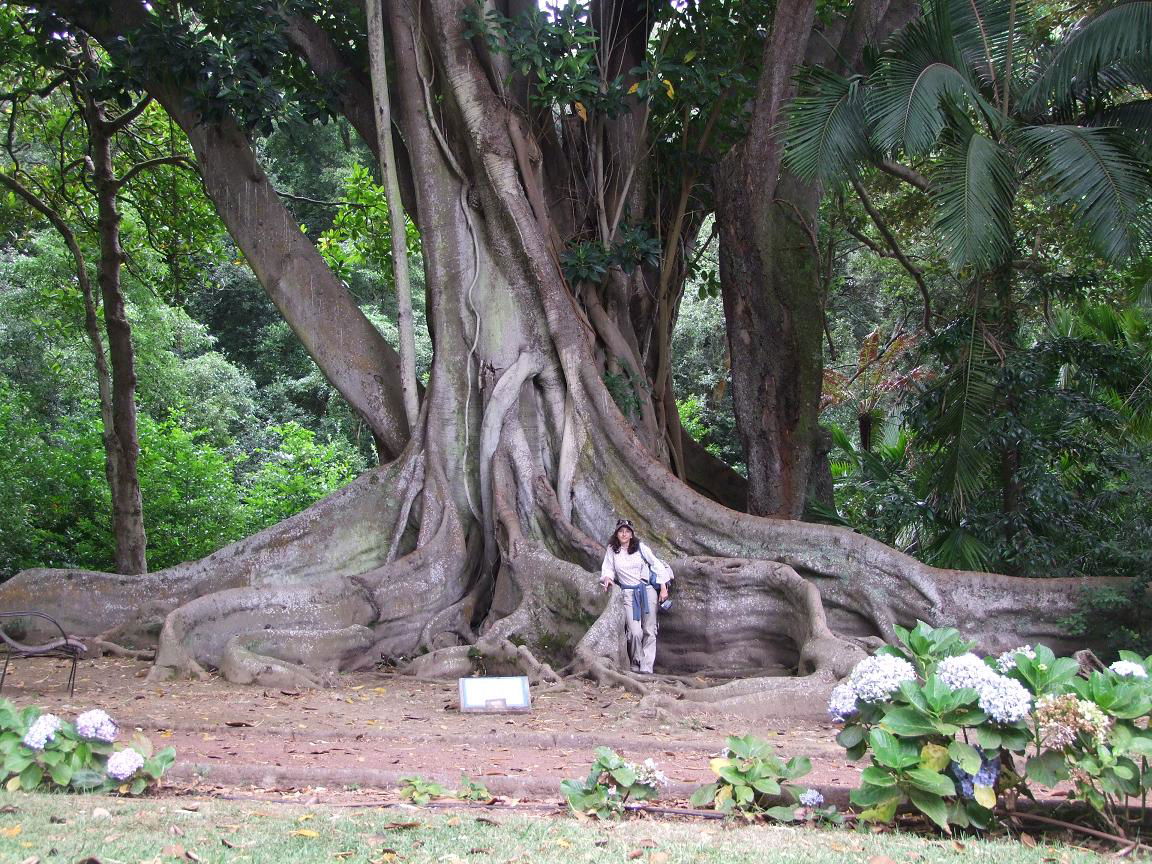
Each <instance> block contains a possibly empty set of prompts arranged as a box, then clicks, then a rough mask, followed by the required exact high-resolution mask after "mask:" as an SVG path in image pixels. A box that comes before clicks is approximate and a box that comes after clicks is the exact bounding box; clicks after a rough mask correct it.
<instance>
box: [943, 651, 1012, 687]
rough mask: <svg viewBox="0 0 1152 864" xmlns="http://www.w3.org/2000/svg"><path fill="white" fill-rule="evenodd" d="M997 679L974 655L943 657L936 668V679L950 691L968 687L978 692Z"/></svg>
mask: <svg viewBox="0 0 1152 864" xmlns="http://www.w3.org/2000/svg"><path fill="white" fill-rule="evenodd" d="M996 677H998V676H997V675H996V673H995V672H994V671H992V669H990V668H989V667H988V666H987V665H986V664H985V663H984V661H983V660H981V659H980V658H979V657H977V656H976V655H975V654H960V655H959V656H957V657H945V658H944V659H943V660H941V661H940V663H939V665H937V667H936V678H937V679H938V680H939V681H940V682H941V683H942V684H944V685H946V686H947V687H948V688H949V689H951V690H963V689H964V688H966V687H970V688H972V689H973V690H976V691H979V690H980V688H981V687H983V686H984V685H985V684H987V683H988V681H989V680H990V679H992V678H996Z"/></svg>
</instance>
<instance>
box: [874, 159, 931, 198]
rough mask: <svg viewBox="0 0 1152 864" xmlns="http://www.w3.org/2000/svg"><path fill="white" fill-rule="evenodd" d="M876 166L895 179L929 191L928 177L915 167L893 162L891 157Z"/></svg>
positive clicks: (923, 190) (922, 190)
mask: <svg viewBox="0 0 1152 864" xmlns="http://www.w3.org/2000/svg"><path fill="white" fill-rule="evenodd" d="M876 167H877V168H879V169H880V170H881V171H883V172H884V173H885V174H889V175H891V176H892V177H895V178H896V179H897V180H903V181H904V182H905V183H909V184H911V185H913V186H915V187H916V188H917V189H919V190H920V191H921V192H929V191H931V188H932V184H931V183H929V182H928V178H927V177H925V176H924V175H923V174H921V173H920V172H919V171H917V170H916V169H915V168H909V167H908V166H907V165H902V164H900V163H899V162H893V161H892V160H891V159H883V160H881V161H880V162H878V163H876Z"/></svg>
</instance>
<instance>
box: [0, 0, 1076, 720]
mask: <svg viewBox="0 0 1152 864" xmlns="http://www.w3.org/2000/svg"><path fill="white" fill-rule="evenodd" d="M463 5H464V4H463V0H424V2H423V3H421V4H419V5H418V6H415V5H412V6H410V5H409V4H407V3H404V2H394V3H391V4H389V6H388V16H389V17H388V27H389V29H390V33H389V35H390V39H391V46H392V49H393V60H394V68H395V70H396V72H395V88H396V89H395V94H396V98H395V99H394V100H393V102H392V105H393V109H394V118H395V121H396V122H397V123H398V124H399V125H400V127H401V130H402V132H403V140H404V142H405V148H406V154H407V159H408V164H409V165H410V167H411V179H412V188H413V190H414V194H415V198H416V208H415V212H417V213H418V214H419V219H420V229H421V232H422V236H423V238H424V254H425V271H426V284H427V286H428V292H429V297H428V307H427V308H428V314H429V316H430V330H431V332H432V333H433V335H434V339H435V355H434V360H433V365H432V371H431V377H430V381H429V385H428V388H427V391H426V394H425V399H424V402H423V405H422V407H421V412H420V415H419V419H418V421H417V423H416V425H415V427H414V428H412V430H411V437H410V438H409V440H408V442H407V445H406V446H405V447H404V449H403V450H402V452H400V453H399V455H398V457H397V458H396V459H395V460H394V461H392V462H391V463H390V464H388V465H386V466H383V467H381V468H378V469H376V470H374V471H371V472H369V473H368V474H366V475H365V476H363V477H361V478H360V479H359V480H357V481H356V482H354V483H353V484H351V485H350V486H348V487H346V488H345V489H343V490H341V491H340V492H337V493H335V494H334V495H332V496H330V497H329V498H327V499H325V500H324V501H322V502H320V503H318V504H316V505H314V506H313V507H311V508H309V509H308V510H307V511H305V512H304V513H301V514H299V515H298V516H295V517H293V518H292V519H289V520H287V521H285V522H284V523H281V524H280V525H277V526H274V527H272V528H269V529H267V530H266V531H264V532H261V533H260V534H258V535H256V536H254V537H251V538H249V539H247V540H244V541H242V542H240V543H236V544H233V545H232V546H229V547H227V548H225V549H223V550H221V551H219V552H217V553H215V554H213V555H211V556H209V557H207V558H205V559H203V560H201V561H197V562H193V563H189V564H184V565H180V566H178V567H174V568H171V569H169V570H166V571H163V572H160V573H155V574H152V575H151V576H149V577H147V578H146V579H145V580H144V581H128V580H125V579H123V578H122V577H120V576H115V575H106V574H97V573H88V572H77V571H43V570H39V571H27V572H25V573H23V574H21V575H19V576H18V577H16V578H15V579H14V580H12V581H11V582H9V583H7V584H6V585H4V586H3V588H2V589H0V603H3V604H5V605H7V606H9V607H12V608H15V607H17V606H20V605H22V604H31V605H34V606H35V607H37V608H47V609H50V610H51V611H52V612H53V613H54V614H56V615H57V616H59V617H60V618H61V619H62V620H63V621H64V622H65V625H66V627H67V628H68V629H69V630H70V631H72V632H77V633H82V632H86V633H93V632H98V633H103V634H105V636H106V637H108V638H114V639H119V640H123V641H127V640H128V639H130V638H132V637H133V635H137V636H138V637H139V638H146V637H147V636H148V633H147V632H144V633H143V634H141V633H140V631H152V635H153V637H154V636H155V631H156V630H159V637H158V638H159V650H158V655H157V659H156V665H155V667H154V669H153V673H152V674H153V675H154V676H157V677H161V676H165V675H172V674H204V672H205V671H206V670H208V669H212V668H215V669H218V670H220V671H221V672H222V673H223V674H224V675H225V676H226V677H228V678H229V679H231V680H235V681H251V682H259V683H262V684H265V685H279V686H285V685H293V686H295V685H300V684H305V685H315V684H321V683H323V682H324V681H326V680H327V679H328V677H329V676H331V675H332V674H333V673H335V672H337V671H338V670H341V669H345V668H350V667H355V666H361V665H366V664H371V663H373V662H376V661H378V660H379V659H380V658H381V657H389V658H397V657H406V658H411V657H416V658H417V659H416V660H414V661H412V662H411V664H410V665H409V667H408V668H409V669H411V670H412V671H414V672H420V673H423V674H441V675H443V674H458V673H465V672H467V671H470V670H471V665H472V658H473V657H474V656H475V655H476V653H477V652H479V653H480V654H483V655H485V656H486V658H487V660H486V668H487V669H488V670H489V671H492V670H494V669H499V668H502V667H504V666H508V667H518V668H521V669H525V670H527V671H528V672H529V674H531V675H532V676H533V677H534V678H535V679H537V680H555V679H556V678H558V677H559V676H561V675H563V674H570V673H579V674H587V675H591V676H593V677H596V678H598V679H600V680H604V681H610V682H617V683H622V684H624V685H626V686H629V687H631V688H633V689H635V690H637V691H638V692H647V691H649V690H650V689H652V688H653V686H654V685H653V684H652V683H651V682H650V681H648V682H642V681H638V680H635V679H633V678H632V677H631V676H630V675H629V674H628V673H626V672H624V671H622V669H627V663H626V662H625V663H623V664H621V663H620V651H621V634H622V623H623V622H622V618H621V616H622V614H623V612H622V608H623V607H622V606H621V604H620V603H618V602H615V600H614V598H611V597H606V596H605V595H604V594H603V593H602V592H601V591H600V590H599V587H598V584H597V579H596V576H595V575H594V572H590V571H594V570H595V569H596V567H597V566H598V563H599V560H600V558H601V556H602V554H603V540H604V535H605V534H606V533H607V532H608V530H609V529H610V528H611V526H612V524H613V518H614V516H615V514H624V515H627V516H629V517H631V518H633V519H634V520H635V521H636V523H637V527H638V529H639V532H640V534H641V535H642V536H643V537H644V538H645V539H646V540H647V541H648V542H650V543H651V544H652V545H653V546H654V547H655V548H656V549H657V550H658V553H659V554H661V555H662V556H665V557H667V558H669V559H671V561H672V565H673V568H674V570H675V572H676V574H677V577H678V580H677V581H678V585H679V588H680V600H679V602H678V605H677V608H676V610H675V611H674V612H672V613H671V614H669V615H668V616H666V617H665V619H664V621H663V622H662V634H661V649H660V654H659V656H658V658H657V666H658V670H662V671H664V672H667V673H676V674H677V675H687V674H689V673H700V672H706V673H709V674H712V675H715V676H717V677H731V676H732V675H734V674H739V675H753V676H759V677H755V679H754V681H752V682H747V681H739V682H734V683H731V684H727V685H724V686H723V687H721V688H718V689H717V690H715V691H709V693H710V695H702V694H697V693H691V694H688V696H687V697H686V698H690V699H695V698H707V699H719V700H723V702H724V704H725V705H727V706H738V705H749V706H752V707H753V708H755V707H756V706H758V705H760V704H761V700H762V698H763V697H762V694H763V693H764V692H777V691H782V690H783V691H787V692H794V690H795V687H794V686H793V685H791V684H789V683H788V682H789V681H790V680H794V679H788V678H781V677H779V673H780V672H781V671H795V672H797V673H798V674H800V675H803V676H806V678H805V685H804V690H805V691H806V692H809V693H812V692H818V691H819V688H816V689H815V690H814V689H813V688H812V687H811V684H812V683H813V681H817V682H830V681H832V680H833V679H834V678H836V677H838V676H842V675H843V674H845V673H846V672H847V670H848V669H849V668H850V666H851V664H852V663H853V662H854V661H855V660H856V659H857V658H858V657H859V656H861V654H862V646H865V645H868V644H870V643H871V642H872V641H874V640H875V639H877V638H889V637H891V636H892V634H893V625H894V624H897V623H903V624H911V623H912V622H914V621H915V620H916V619H917V618H919V619H923V620H926V621H929V622H932V623H937V624H944V623H948V624H955V625H957V626H960V627H961V628H962V629H963V630H964V631H965V632H966V633H968V634H970V635H971V636H972V637H973V638H976V639H977V640H978V641H980V642H981V643H982V645H983V647H985V648H986V649H989V650H991V649H998V648H1007V647H1011V646H1013V645H1015V644H1017V643H1018V642H1021V641H1033V642H1035V641H1042V642H1049V643H1052V642H1056V643H1058V642H1059V639H1060V637H1059V629H1058V627H1059V624H1058V622H1059V619H1060V617H1061V616H1063V615H1065V614H1067V613H1068V612H1069V611H1070V610H1071V609H1072V608H1073V606H1074V604H1075V602H1076V599H1077V594H1078V590H1079V584H1080V583H1078V582H1075V581H1071V580H1065V581H1059V580H1048V581H1043V582H1039V581H1028V580H1014V579H1009V578H1006V577H1000V576H995V575H990V574H971V573H957V572H950V571H940V570H934V569H932V568H929V567H925V566H924V565H922V564H920V563H918V562H916V561H915V560H913V559H911V558H908V557H906V556H904V555H901V554H900V553H898V552H895V551H894V550H892V549H890V548H888V547H885V546H883V545H882V544H879V543H876V542H874V541H872V540H869V539H868V538H865V537H862V536H859V535H856V534H853V533H851V532H848V531H845V530H842V529H837V528H829V527H825V526H816V525H808V524H804V523H799V522H790V521H783V520H774V519H766V518H761V517H758V516H752V515H747V514H741V513H737V512H734V511H731V510H728V509H726V508H725V507H724V506H722V505H720V504H718V503H716V502H715V501H712V500H710V499H708V498H705V497H703V496H701V495H699V494H697V493H696V492H694V491H693V490H692V489H690V488H689V487H688V486H687V485H685V484H684V483H683V482H682V481H681V480H680V479H678V477H677V476H676V475H675V474H674V473H673V472H672V471H671V470H670V469H669V467H668V465H667V464H666V462H665V461H664V460H662V459H660V458H658V457H657V456H656V455H653V453H652V452H651V451H650V450H649V449H648V446H646V443H645V442H644V441H643V440H642V439H641V437H640V436H638V435H637V434H636V431H635V429H634V428H633V423H632V422H630V421H629V419H628V418H626V417H625V416H624V415H623V414H622V413H621V411H620V410H619V408H618V407H617V405H616V404H615V402H614V401H613V398H612V396H611V395H610V394H609V393H608V391H607V389H606V387H605V385H604V383H603V380H602V377H601V374H602V369H603V368H604V365H603V364H604V353H605V346H604V342H603V340H602V339H601V338H599V337H598V330H597V327H596V326H594V323H593V322H592V321H590V319H591V318H592V309H591V308H590V306H589V302H588V298H587V297H584V298H580V297H578V296H577V295H576V294H575V293H574V291H573V288H572V286H570V285H569V284H568V283H567V282H566V280H565V279H564V277H563V275H562V273H561V270H560V267H559V262H558V258H557V249H556V246H555V243H556V242H557V238H558V237H561V238H562V237H563V234H562V226H560V225H559V224H558V220H557V219H556V218H555V215H554V213H555V208H554V207H552V206H550V205H549V204H548V203H545V202H555V201H558V200H560V199H561V198H562V197H563V196H562V195H561V194H559V193H558V191H557V190H556V189H555V188H549V187H548V186H547V185H546V182H547V181H546V179H545V172H543V171H539V170H535V169H536V168H537V167H538V166H539V158H540V153H539V150H537V149H536V145H535V139H534V138H532V137H531V136H526V135H525V134H524V126H523V123H524V122H525V121H524V116H525V114H524V111H523V109H522V107H521V106H518V105H517V103H516V100H515V99H514V98H510V96H509V94H508V93H506V92H503V87H504V82H505V81H506V78H505V76H502V75H500V74H498V70H494V69H493V68H492V67H491V66H489V65H488V64H489V62H490V61H491V60H492V58H488V57H486V56H485V54H484V52H483V51H481V50H479V49H478V48H477V46H476V45H474V44H473V43H470V42H467V41H464V40H463V39H462V37H461V26H462V25H461V17H462V9H463ZM59 8H61V10H62V11H72V12H76V11H77V10H75V9H71V10H70V9H69V7H67V6H65V5H64V4H59ZM78 20H79V21H80V22H81V23H83V24H84V26H86V27H89V28H91V29H98V27H99V22H98V21H89V20H86V19H84V18H79V19H78ZM170 96H171V94H170ZM166 104H169V102H166ZM170 110H174V109H170ZM181 122H182V123H183V121H181ZM186 128H188V127H186ZM192 128H193V131H194V136H193V141H194V144H195V145H196V146H197V148H198V150H197V152H198V154H200V153H201V151H202V150H203V151H205V152H204V156H205V157H212V161H207V160H204V161H203V162H202V164H204V167H205V170H206V172H210V171H226V170H228V166H226V165H224V164H221V162H222V159H223V157H222V156H221V155H218V154H217V155H213V154H214V153H216V151H217V150H219V148H226V149H225V151H223V152H232V153H234V152H236V147H237V146H238V145H237V144H236V142H235V141H233V140H232V139H230V138H224V137H221V136H220V135H219V133H218V132H217V131H214V130H213V128H212V127H211V126H210V125H206V126H205V127H203V128H201V130H200V131H195V130H196V129H197V128H200V127H195V126H194V125H193V127H192ZM249 170H251V169H249ZM207 185H208V188H209V190H210V191H211V190H213V189H216V190H219V189H220V188H221V187H220V186H219V185H218V184H217V185H214V181H213V180H212V179H211V178H210V177H208V178H207ZM217 194H218V192H217V193H214V197H216V196H217ZM216 203H217V206H218V207H219V208H221V210H222V213H224V212H225V211H226V208H227V207H228V205H229V202H228V201H226V200H224V201H221V200H220V199H219V198H218V197H217V199H216ZM228 219H231V220H232V221H229V224H230V225H233V224H235V217H234V215H233V216H227V214H226V221H228ZM297 236H299V234H298V232H297ZM258 272H260V271H259V270H258ZM582 299H583V301H584V302H583V303H582V302H581V300H582ZM586 310H587V312H586ZM609 320H610V319H609ZM604 324H605V322H604V321H601V325H604ZM816 326H817V327H818V326H819V325H818V323H817V325H816ZM617 335H620V340H621V344H622V345H627V343H628V341H629V340H628V338H627V335H626V334H624V335H621V334H620V333H617ZM341 350H343V351H345V352H349V351H353V350H355V348H354V346H353V345H351V344H348V345H345V346H344V347H343V348H342V349H341ZM356 360H357V362H360V363H363V364H369V363H370V362H371V358H368V357H359V358H356ZM401 416H402V415H401ZM647 443H648V444H649V445H650V446H652V442H647ZM813 676H814V677H813ZM654 698H656V699H657V700H658V699H660V698H664V697H655V696H654Z"/></svg>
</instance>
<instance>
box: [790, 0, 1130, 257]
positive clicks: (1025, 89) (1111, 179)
mask: <svg viewBox="0 0 1152 864" xmlns="http://www.w3.org/2000/svg"><path fill="white" fill-rule="evenodd" d="M1038 8H1039V4H1023V3H1008V2H1005V0H996V2H990V3H986V4H983V5H981V6H977V5H976V4H965V3H949V2H941V3H934V4H931V5H930V6H929V7H927V9H926V11H925V14H924V15H923V16H922V17H920V18H917V19H916V20H914V21H912V22H911V23H909V24H907V25H906V26H905V27H903V28H902V29H901V30H900V31H898V32H897V33H896V34H894V35H893V36H892V37H891V39H890V40H889V41H888V43H887V45H886V46H885V50H884V52H883V54H882V55H881V56H880V58H879V60H878V62H877V64H876V67H875V69H874V70H873V71H872V73H871V74H870V75H869V76H868V78H867V80H866V81H863V82H862V81H861V80H860V79H859V78H849V79H840V78H838V77H837V76H834V75H832V74H831V73H828V72H826V71H811V72H809V73H807V74H806V75H804V76H802V83H803V84H804V87H803V90H802V93H801V95H800V97H799V98H798V99H797V100H796V101H795V102H794V103H793V106H792V109H791V112H790V113H791V119H790V127H791V130H792V134H791V139H790V141H789V144H788V153H787V159H788V161H789V164H790V165H791V167H792V168H793V170H795V171H797V173H799V174H800V175H801V176H803V177H807V178H817V177H819V178H823V179H825V180H833V179H837V178H842V177H844V176H846V175H850V174H852V173H854V172H855V170H856V168H857V166H858V165H859V164H860V163H861V162H863V161H867V160H875V159H876V158H877V157H879V158H909V159H921V158H924V157H934V159H933V161H934V165H933V170H932V172H931V176H930V181H931V194H932V199H933V203H934V205H935V209H936V224H937V228H938V230H939V232H940V235H941V240H942V243H943V245H944V247H945V250H946V251H947V254H948V256H949V258H950V260H951V263H952V265H953V267H954V268H955V269H956V270H958V271H963V270H965V269H972V270H975V271H977V272H992V271H994V270H996V269H997V268H999V267H1002V266H1004V265H1005V264H1006V263H1008V262H1009V261H1010V260H1011V258H1012V255H1013V252H1014V251H1015V249H1016V244H1017V242H1018V237H1017V233H1016V219H1017V217H1018V216H1019V214H1020V208H1019V207H1018V206H1017V192H1018V190H1019V189H1020V188H1021V186H1022V184H1024V183H1025V182H1027V183H1030V184H1034V187H1033V188H1034V189H1035V190H1036V192H1037V193H1038V194H1039V195H1042V196H1046V197H1050V198H1051V199H1053V200H1054V202H1055V203H1057V204H1058V205H1061V206H1063V207H1065V208H1067V211H1068V212H1069V213H1070V214H1071V216H1072V218H1073V220H1074V222H1075V223H1076V226H1077V228H1078V229H1079V230H1080V231H1081V232H1083V234H1084V236H1086V237H1088V238H1089V240H1090V241H1091V242H1092V243H1093V245H1094V246H1095V248H1097V249H1098V250H1099V251H1100V252H1101V254H1103V255H1104V256H1106V257H1107V258H1108V259H1109V260H1118V259H1120V258H1123V257H1126V256H1130V255H1132V254H1133V253H1135V252H1136V251H1137V250H1138V248H1139V244H1140V243H1141V242H1143V240H1145V239H1146V238H1147V237H1148V236H1149V228H1150V222H1149V219H1148V215H1147V208H1146V207H1144V206H1143V205H1145V204H1146V202H1147V201H1148V200H1149V198H1150V197H1152V171H1150V170H1149V166H1148V162H1147V158H1146V157H1147V154H1146V152H1145V151H1144V149H1143V147H1142V145H1141V144H1140V138H1141V137H1142V136H1143V135H1144V134H1145V133H1146V128H1145V127H1144V126H1143V125H1142V123H1141V119H1140V118H1141V116H1142V115H1141V114H1140V113H1135V112H1131V111H1127V112H1125V111H1115V110H1110V109H1116V108H1123V107H1125V106H1132V105H1136V104H1139V103H1138V100H1141V99H1143V97H1144V93H1145V92H1146V86H1144V85H1145V84H1146V82H1143V79H1140V77H1139V75H1138V74H1137V75H1136V76H1135V77H1133V75H1132V74H1130V73H1129V65H1128V64H1132V63H1139V62H1142V61H1140V60H1139V59H1138V57H1139V56H1140V51H1141V49H1140V48H1138V47H1137V46H1139V45H1147V44H1148V43H1149V42H1150V41H1152V13H1149V11H1148V10H1149V8H1152V7H1150V6H1149V4H1148V3H1142V2H1130V3H1121V4H1119V5H1118V6H1116V7H1115V8H1111V9H1105V10H1102V11H1100V12H1098V13H1097V14H1096V15H1095V16H1093V17H1091V18H1090V19H1087V20H1086V21H1084V22H1080V23H1078V24H1076V25H1075V26H1072V27H1068V28H1067V29H1065V30H1064V31H1063V32H1061V33H1059V35H1058V38H1056V39H1055V40H1054V43H1053V44H1052V45H1051V46H1048V45H1045V44H1043V42H1042V41H1040V40H1037V39H1036V38H1035V37H1034V36H1033V35H1032V34H1031V32H1030V27H1031V25H1032V21H1033V20H1034V13H1035V11H1036V10H1037V9H1038ZM1078 64H1080V65H1078ZM1022 76H1023V79H1024V80H1022V81H1019V83H1018V79H1020V78H1021V77H1022ZM1072 82H1077V83H1076V85H1075V86H1074V85H1073V84H1072ZM1103 112H1110V113H1108V114H1107V116H1108V122H1109V124H1111V126H1112V127H1113V128H1099V127H1100V125H1101V124H1100V123H1099V122H1098V121H1097V120H1096V119H1095V118H1096V117H1098V116H1100V115H1101V114H1102V113H1103ZM1125 122H1127V123H1129V124H1131V129H1128V130H1125V129H1123V128H1120V125H1119V124H1122V123H1125Z"/></svg>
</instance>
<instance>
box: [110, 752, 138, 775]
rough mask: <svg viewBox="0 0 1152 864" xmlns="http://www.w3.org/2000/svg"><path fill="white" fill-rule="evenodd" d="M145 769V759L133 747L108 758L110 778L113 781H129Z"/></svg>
mask: <svg viewBox="0 0 1152 864" xmlns="http://www.w3.org/2000/svg"><path fill="white" fill-rule="evenodd" d="M143 767H144V757H143V756H141V755H140V754H139V753H137V752H136V751H135V750H133V749H132V748H131V747H129V748H127V749H126V750H120V751H118V752H116V753H113V754H112V755H111V756H109V757H108V776H109V777H111V778H112V779H113V780H128V779H130V778H131V777H132V775H133V774H135V773H136V772H137V771H139V770H140V769H141V768H143Z"/></svg>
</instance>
